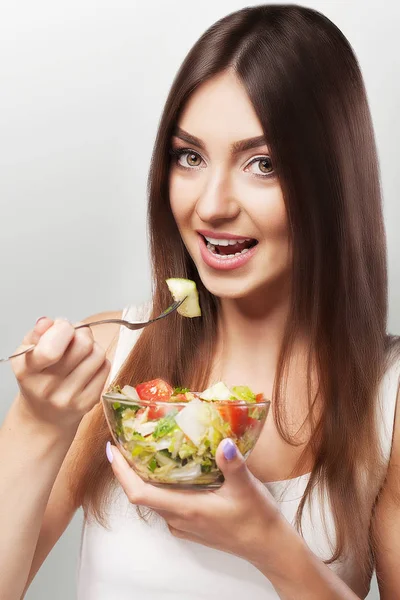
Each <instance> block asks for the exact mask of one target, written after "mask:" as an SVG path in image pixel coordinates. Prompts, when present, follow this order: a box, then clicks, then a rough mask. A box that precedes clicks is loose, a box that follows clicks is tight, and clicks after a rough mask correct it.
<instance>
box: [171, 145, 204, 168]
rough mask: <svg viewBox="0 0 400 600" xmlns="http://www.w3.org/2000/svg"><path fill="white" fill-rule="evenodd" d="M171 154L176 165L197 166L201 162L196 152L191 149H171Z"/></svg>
mask: <svg viewBox="0 0 400 600" xmlns="http://www.w3.org/2000/svg"><path fill="white" fill-rule="evenodd" d="M172 154H174V155H175V157H176V161H177V163H178V165H180V166H181V167H184V168H185V169H191V168H199V167H200V165H201V164H202V162H203V159H202V158H201V156H200V155H199V154H197V152H193V150H180V149H178V150H173V151H172Z"/></svg>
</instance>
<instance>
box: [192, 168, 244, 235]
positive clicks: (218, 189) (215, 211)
mask: <svg viewBox="0 0 400 600" xmlns="http://www.w3.org/2000/svg"><path fill="white" fill-rule="evenodd" d="M196 212H197V214H198V216H199V217H200V219H201V220H202V221H204V222H209V223H213V222H216V221H230V220H232V219H235V217H237V216H238V214H239V212H240V205H239V202H238V201H237V200H236V198H235V194H234V192H233V189H232V185H231V183H230V180H229V176H225V175H221V174H220V175H218V176H215V177H212V178H210V179H209V180H208V181H207V183H206V184H205V186H204V189H203V190H202V193H201V195H200V196H199V198H198V200H197V203H196Z"/></svg>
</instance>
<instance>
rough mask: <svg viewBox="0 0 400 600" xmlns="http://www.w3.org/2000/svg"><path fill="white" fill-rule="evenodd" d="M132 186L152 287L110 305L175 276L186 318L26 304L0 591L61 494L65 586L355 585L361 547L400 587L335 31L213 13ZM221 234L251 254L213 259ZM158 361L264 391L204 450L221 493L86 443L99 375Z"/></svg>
mask: <svg viewBox="0 0 400 600" xmlns="http://www.w3.org/2000/svg"><path fill="white" fill-rule="evenodd" d="M149 183H150V185H149V196H150V198H149V201H150V204H149V218H150V234H151V247H152V258H153V267H154V281H155V288H154V297H153V302H152V305H150V306H145V307H134V306H130V307H127V308H126V309H125V310H124V311H122V314H123V315H124V317H126V318H128V319H140V318H146V317H147V316H148V315H149V314H150V313H153V314H158V313H159V312H161V310H163V309H164V308H165V307H166V306H168V304H169V303H170V295H169V292H168V289H167V286H166V285H165V280H166V279H167V278H168V277H188V278H191V279H194V280H195V281H196V282H197V285H198V288H199V290H200V298H201V306H202V314H203V316H202V318H201V319H196V320H190V319H183V318H182V317H180V316H179V315H177V314H174V315H172V316H170V317H169V318H168V319H165V320H163V321H162V322H160V323H159V324H157V325H156V326H154V327H152V328H147V329H145V330H143V331H142V333H141V334H140V336H139V335H137V334H135V333H133V332H129V331H128V330H126V329H121V331H119V330H115V329H113V328H112V327H110V328H100V327H99V328H95V329H94V331H93V334H92V333H91V332H90V331H89V330H87V329H83V330H82V329H81V330H79V331H77V332H75V330H74V328H73V326H72V325H71V324H69V323H68V322H67V321H64V320H57V321H56V322H53V321H52V320H51V319H48V318H44V319H41V320H40V321H39V322H38V323H37V324H36V326H35V328H34V329H33V330H32V331H31V332H29V333H28V334H27V336H26V338H25V339H24V344H29V343H32V342H37V347H36V348H35V350H34V351H33V352H32V353H30V354H27V355H26V356H24V357H21V358H19V359H14V360H13V368H14V371H15V374H16V377H17V380H18V383H19V386H20V394H19V395H18V397H17V398H16V400H15V402H14V404H13V406H12V408H11V410H10V413H9V414H8V415H7V419H6V422H5V424H4V426H3V428H2V431H1V437H0V449H1V450H2V451H3V454H2V456H3V457H4V456H7V461H2V463H1V467H0V469H1V471H0V472H1V475H2V477H1V482H2V488H3V489H2V490H1V491H0V499H1V506H2V515H3V516H2V517H1V519H2V522H1V528H2V539H1V541H0V564H1V565H2V567H3V568H2V571H1V573H0V591H1V594H0V595H1V597H2V598H7V599H8V600H15V599H17V598H20V597H21V594H23V590H24V588H25V589H27V587H28V586H29V583H30V581H31V580H32V578H33V577H34V575H35V573H36V572H37V570H38V569H39V567H40V565H41V563H42V562H43V560H44V559H45V557H46V555H47V554H48V552H49V551H50V550H51V548H52V546H53V545H54V543H55V542H56V540H57V539H58V537H59V536H60V535H61V534H62V532H63V531H64V529H65V527H66V526H67V524H68V522H69V520H70V519H71V517H72V515H73V514H74V511H75V510H76V509H77V508H78V507H79V506H83V507H84V509H85V517H86V518H85V525H84V532H83V539H82V551H81V563H80V571H79V586H78V587H79V591H78V598H79V600H111V599H112V600H128V598H129V599H131V598H132V597H137V598H140V599H141V600H145V599H151V600H167V599H169V598H171V599H172V598H174V599H176V598H185V599H186V598H192V599H195V598H199V599H200V598H207V599H208V600H211V599H213V600H214V599H215V600H216V599H220V598H228V597H229V598H232V599H239V598H243V597H246V595H247V596H248V597H251V598H253V599H255V600H257V599H260V600H261V599H263V600H264V599H266V598H270V599H273V598H278V597H279V598H284V599H289V598H290V599H291V598H296V600H300V599H303V598H304V599H305V598H307V599H309V600H311V599H314V598H315V599H318V600H321V598H324V599H326V600H329V599H335V600H350V599H351V600H353V599H356V598H365V596H366V595H367V593H368V589H369V582H370V578H371V572H372V570H373V567H374V565H375V566H376V568H377V573H378V580H379V586H380V594H381V598H383V599H384V600H389V599H391V600H392V599H393V598H395V597H398V596H400V577H399V571H398V563H399V560H400V542H399V541H398V540H399V536H398V532H399V531H400V499H399V492H400V489H399V488H400V483H399V478H398V477H397V476H396V464H397V463H398V461H399V460H400V423H398V420H399V417H396V412H395V408H396V400H397V393H398V381H399V372H400V360H399V359H398V357H397V353H396V348H397V344H396V343H395V341H396V340H394V339H392V338H391V337H389V336H388V335H387V334H386V316H387V280H386V252H385V235H384V227H383V219H382V208H381V198H380V187H379V177H378V165H377V157H376V150H375V143H374V136H373V130H372V125H371V119H370V113H369V109H368V105H367V100H366V94H365V89H364V85H363V81H362V77H361V74H360V70H359V67H358V64H357V61H356V58H355V57H354V54H353V52H352V50H351V47H350V46H349V43H348V42H347V40H346V39H345V38H344V36H343V35H342V34H341V32H340V31H339V30H338V29H337V28H336V27H335V26H334V25H333V24H332V23H331V22H330V21H329V20H328V19H327V18H325V17H324V16H322V15H321V14H319V13H317V12H315V11H313V10H310V9H305V8H302V7H299V6H277V5H276V6H257V7H254V8H246V9H243V10H240V11H238V12H236V13H233V14H231V15H229V16H227V17H226V18H224V19H221V20H220V21H218V22H217V23H215V24H214V25H213V26H212V27H210V29H209V30H208V31H207V32H206V33H205V34H204V35H203V36H202V37H201V38H200V40H199V41H198V42H197V43H196V44H195V46H194V47H193V49H192V50H191V51H190V52H189V54H188V56H187V58H186V59H185V61H184V63H183V65H182V67H181V69H180V71H179V73H178V74H177V77H176V79H175V81H174V82H173V85H172V88H171V91H170V94H169V97H168V99H167V102H166V106H165V109H164V112H163V115H162V119H161V122H160V126H159V132H158V136H157V139H156V143H155V149H154V155H153V160H152V164H151V171H150V180H149ZM226 239H229V240H230V241H231V242H232V246H233V245H234V242H235V240H236V242H237V241H238V240H239V242H240V245H239V249H240V251H241V250H243V249H245V248H246V249H247V251H246V252H244V253H243V254H241V255H240V256H235V257H234V258H226V256H225V255H226V253H227V250H226V246H224V243H225V241H224V240H226ZM114 314H115V315H116V316H120V315H121V313H120V312H119V313H105V315H102V316H106V315H107V316H109V315H114ZM97 317H98V315H95V317H90V319H89V320H91V319H93V318H97ZM93 336H94V338H93ZM105 352H106V354H105ZM106 356H107V358H106ZM110 364H112V368H111V372H110ZM154 377H163V378H165V379H167V380H169V381H170V383H171V384H173V385H185V386H188V385H189V386H190V387H191V388H192V389H201V388H204V387H206V386H207V385H209V384H210V383H212V382H214V381H216V380H220V379H222V380H224V381H226V382H227V383H228V384H230V385H234V384H249V385H251V386H252V387H254V388H255V389H257V390H263V392H264V394H265V395H266V396H267V397H270V398H272V402H273V410H272V411H270V414H269V415H268V419H267V422H266V424H265V426H264V430H263V432H262V435H261V437H260V439H259V441H258V443H257V445H256V448H255V450H254V452H253V453H252V455H251V456H250V458H249V460H248V461H247V463H246V464H245V463H244V461H243V459H242V457H241V456H240V455H239V454H238V452H237V451H235V448H234V446H233V445H232V444H230V443H229V441H228V442H226V443H225V444H224V445H223V444H221V446H220V447H219V449H218V454H217V460H218V463H219V465H220V467H221V469H222V470H223V472H224V475H225V483H224V485H223V486H222V488H221V489H220V490H218V491H214V492H190V493H187V492H177V491H171V490H164V489H159V488H155V487H153V486H151V485H149V484H145V483H144V482H142V480H141V479H140V478H139V477H138V476H136V475H135V473H134V472H133V471H132V470H131V469H130V468H129V467H128V465H127V463H126V462H125V460H124V459H123V458H122V456H121V454H120V453H119V452H118V450H117V449H116V448H115V447H113V446H110V445H109V444H108V445H107V456H106V453H105V452H104V449H105V447H106V442H107V441H108V440H109V439H110V435H109V431H108V428H107V425H106V423H105V419H104V415H103V411H102V407H101V405H100V404H99V402H98V401H99V396H100V394H101V391H102V390H103V388H104V387H107V386H108V382H110V381H112V380H113V381H114V382H115V383H117V382H118V383H122V384H126V383H131V384H137V383H139V382H141V381H145V380H148V379H152V378H154ZM84 415H85V416H84ZM78 426H79V427H78ZM109 461H110V462H111V466H110V464H109ZM141 507H149V508H150V511H149V512H148V513H146V514H144V515H143V510H141ZM138 509H139V510H138ZM138 512H139V513H140V514H138ZM3 521H4V522H3ZM4 567H5V568H4Z"/></svg>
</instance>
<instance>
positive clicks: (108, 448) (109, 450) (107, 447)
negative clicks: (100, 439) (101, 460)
mask: <svg viewBox="0 0 400 600" xmlns="http://www.w3.org/2000/svg"><path fill="white" fill-rule="evenodd" d="M106 455H107V458H108V460H109V461H110V463H112V461H113V460H114V456H113V453H112V450H111V444H110V442H107V445H106Z"/></svg>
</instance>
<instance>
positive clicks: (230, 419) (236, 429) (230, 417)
mask: <svg viewBox="0 0 400 600" xmlns="http://www.w3.org/2000/svg"><path fill="white" fill-rule="evenodd" d="M218 410H219V413H220V415H221V416H222V418H223V419H224V421H225V422H227V423H229V424H230V426H231V430H232V433H233V434H234V435H235V436H236V437H241V436H242V435H243V434H244V432H245V431H246V427H247V421H248V409H247V406H245V405H244V404H232V405H228V404H225V405H224V406H219V407H218Z"/></svg>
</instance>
